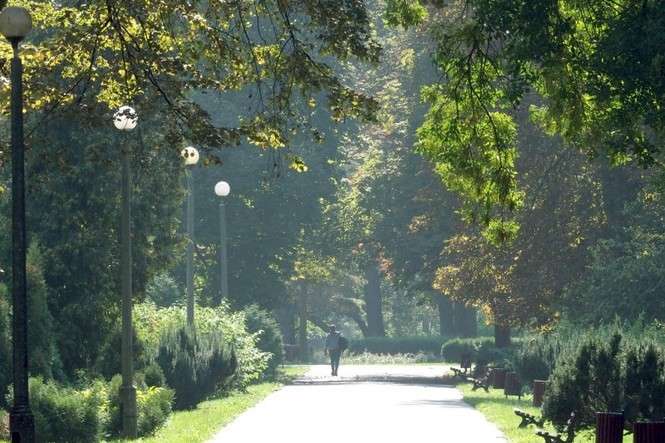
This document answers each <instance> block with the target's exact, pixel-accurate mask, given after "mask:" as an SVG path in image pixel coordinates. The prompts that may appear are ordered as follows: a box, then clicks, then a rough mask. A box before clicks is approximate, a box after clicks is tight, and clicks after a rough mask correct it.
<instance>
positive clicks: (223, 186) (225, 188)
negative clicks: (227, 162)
mask: <svg viewBox="0 0 665 443" xmlns="http://www.w3.org/2000/svg"><path fill="white" fill-rule="evenodd" d="M230 193H231V186H230V185H229V184H228V183H227V182H225V181H220V182H218V183H217V184H216V185H215V194H217V196H218V197H226V196H227V195H229V194H230Z"/></svg>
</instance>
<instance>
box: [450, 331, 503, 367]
mask: <svg viewBox="0 0 665 443" xmlns="http://www.w3.org/2000/svg"><path fill="white" fill-rule="evenodd" d="M481 347H484V348H485V350H487V349H489V348H492V347H494V338H493V337H477V338H453V339H451V340H448V341H446V342H445V343H444V344H443V345H442V346H441V357H442V358H443V359H444V360H445V361H449V362H459V361H461V360H462V354H465V353H466V354H471V355H472V356H474V357H475V356H476V355H477V353H478V350H479V349H480V348H481ZM486 352H487V351H486Z"/></svg>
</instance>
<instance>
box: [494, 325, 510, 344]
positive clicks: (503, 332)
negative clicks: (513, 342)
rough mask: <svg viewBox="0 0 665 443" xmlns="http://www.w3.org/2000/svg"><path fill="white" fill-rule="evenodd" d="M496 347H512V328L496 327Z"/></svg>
mask: <svg viewBox="0 0 665 443" xmlns="http://www.w3.org/2000/svg"><path fill="white" fill-rule="evenodd" d="M494 346H496V347H497V348H507V347H509V346H510V326H502V325H494Z"/></svg>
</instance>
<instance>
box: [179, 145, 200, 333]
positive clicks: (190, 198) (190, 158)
mask: <svg viewBox="0 0 665 443" xmlns="http://www.w3.org/2000/svg"><path fill="white" fill-rule="evenodd" d="M180 155H181V156H182V158H183V159H184V160H185V166H186V167H187V170H186V171H185V176H186V178H187V324H188V325H189V326H193V325H194V191H193V186H192V171H191V169H192V168H193V167H194V166H195V165H196V164H197V163H198V162H199V151H198V150H197V149H196V148H194V147H193V146H188V147H186V148H185V149H183V150H182V152H181V153H180Z"/></svg>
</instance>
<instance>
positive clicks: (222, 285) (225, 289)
mask: <svg viewBox="0 0 665 443" xmlns="http://www.w3.org/2000/svg"><path fill="white" fill-rule="evenodd" d="M230 192H231V186H229V184H228V183H227V182H225V181H220V182H217V184H216V185H215V194H217V196H218V197H220V199H219V267H220V269H219V289H220V290H219V300H216V302H217V305H219V304H220V303H221V301H222V300H228V297H229V263H228V262H229V254H228V250H227V249H228V248H227V246H226V244H227V242H226V206H225V204H224V197H228V195H229V193H230Z"/></svg>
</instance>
